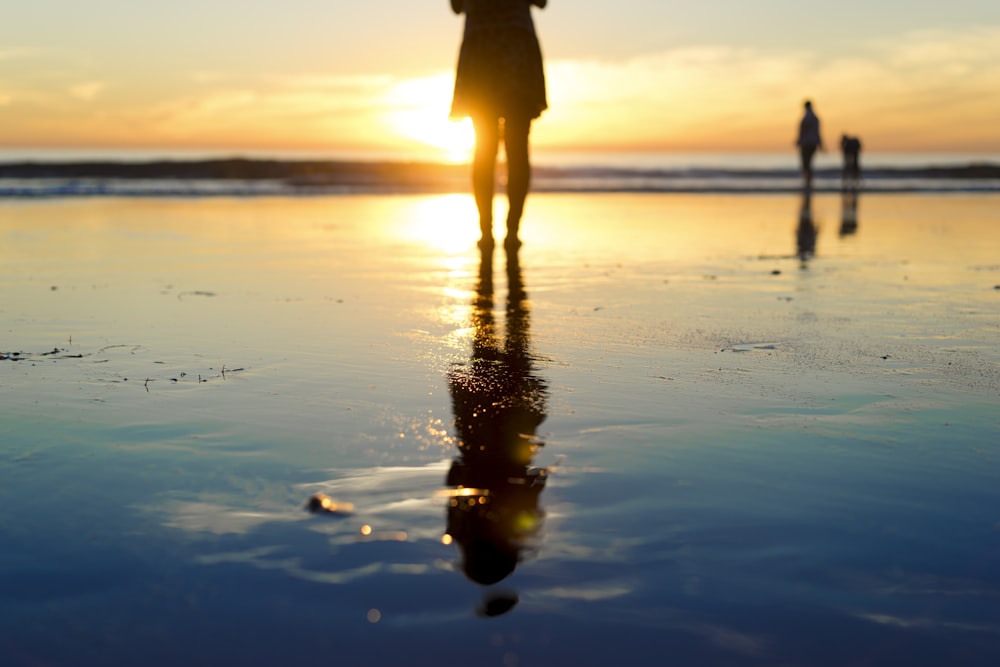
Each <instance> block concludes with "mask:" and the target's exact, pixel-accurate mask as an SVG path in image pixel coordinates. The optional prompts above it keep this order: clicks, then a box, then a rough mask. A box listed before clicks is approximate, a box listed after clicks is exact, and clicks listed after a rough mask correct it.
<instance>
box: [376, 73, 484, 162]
mask: <svg viewBox="0 0 1000 667" xmlns="http://www.w3.org/2000/svg"><path fill="white" fill-rule="evenodd" d="M452 85H453V84H452V76H451V75H450V74H440V75H436V76H431V77H424V78H420V79H409V80H407V81H403V82H401V83H399V84H397V85H396V86H394V87H393V88H392V90H391V91H390V92H389V94H388V100H387V102H388V105H389V107H390V109H391V110H390V111H389V112H388V121H389V125H390V126H391V127H392V129H393V131H395V132H396V133H397V134H398V135H399V136H400V137H402V138H405V139H408V140H410V141H415V142H417V143H420V144H422V145H424V146H427V147H429V148H433V149H437V151H439V152H440V153H441V156H442V157H443V158H444V159H446V160H448V161H450V162H466V161H468V160H469V158H470V156H471V154H472V149H473V147H474V146H475V142H476V135H475V132H474V131H473V129H472V122H471V121H469V119H465V120H462V121H460V122H455V121H451V120H449V119H448V111H449V106H450V104H451V89H452Z"/></svg>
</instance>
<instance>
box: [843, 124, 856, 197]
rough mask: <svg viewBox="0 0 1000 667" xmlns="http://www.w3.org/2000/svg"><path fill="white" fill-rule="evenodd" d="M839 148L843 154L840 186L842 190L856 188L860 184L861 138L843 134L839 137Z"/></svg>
mask: <svg viewBox="0 0 1000 667" xmlns="http://www.w3.org/2000/svg"><path fill="white" fill-rule="evenodd" d="M840 150H841V152H843V154H844V170H843V172H842V173H841V176H840V188H841V190H842V191H844V192H847V191H848V190H857V189H858V186H859V185H860V184H861V140H860V139H858V138H857V137H850V136H848V135H846V134H844V135H842V136H841V137H840Z"/></svg>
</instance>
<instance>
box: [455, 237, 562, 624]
mask: <svg viewBox="0 0 1000 667" xmlns="http://www.w3.org/2000/svg"><path fill="white" fill-rule="evenodd" d="M507 283H508V285H507V312H506V335H505V336H500V335H499V334H498V332H497V331H496V327H495V323H494V315H493V260H492V251H488V250H483V251H482V263H481V265H480V275H479V285H478V287H477V290H476V297H475V300H474V301H473V304H472V325H473V339H472V354H471V357H470V359H469V361H468V362H467V363H465V364H461V365H458V366H456V367H455V368H454V369H452V371H451V372H450V373H449V374H448V385H449V389H450V391H451V398H452V407H453V409H454V414H455V430H456V432H457V446H458V450H459V456H458V457H457V458H456V459H455V460H454V461H453V462H452V465H451V469H450V470H449V471H448V477H447V480H446V484H447V486H449V487H452V489H453V490H452V492H451V499H450V502H449V507H448V528H447V532H448V535H450V536H451V538H452V539H453V540H454V541H455V542H456V543H457V544H458V547H459V550H460V551H461V563H462V570H463V571H464V572H465V575H466V576H467V577H468V578H469V579H471V580H472V581H474V582H476V583H479V584H482V585H485V586H489V585H492V584H495V583H497V582H498V581H501V580H502V579H504V578H505V577H507V576H508V575H509V574H511V573H512V572H513V571H514V568H515V567H516V566H517V563H518V562H519V560H520V557H521V552H522V550H524V549H525V548H527V547H528V546H530V543H531V538H532V537H533V536H534V535H535V534H536V533H537V532H538V529H539V527H540V525H541V518H542V511H541V509H540V508H539V506H538V500H539V494H540V493H541V492H542V489H543V488H544V486H545V479H546V475H547V471H546V470H545V469H537V468H531V467H529V466H530V465H531V460H532V457H533V456H534V453H535V451H536V450H537V449H538V448H539V447H541V446H542V444H543V443H541V442H540V441H538V439H537V437H536V435H535V432H536V430H537V428H538V426H539V424H541V423H542V421H543V420H544V419H545V403H546V398H547V395H548V392H547V389H546V385H545V381H544V380H543V379H541V378H540V377H539V376H538V375H537V374H536V373H535V370H534V368H533V358H532V355H531V351H530V341H529V334H528V305H527V300H526V299H527V297H526V295H525V293H524V288H523V286H522V284H521V269H520V266H519V264H518V260H517V255H516V252H509V251H508V253H507ZM515 601H516V600H515ZM508 602H509V600H508ZM512 606H513V603H510V604H509V605H508V604H506V603H501V604H497V603H496V602H495V601H494V602H493V603H492V604H487V605H486V609H485V613H486V614H487V615H494V614H495V613H496V612H497V611H498V610H501V609H502V610H504V611H506V609H509V608H510V607H512ZM500 613H503V612H502V611H500Z"/></svg>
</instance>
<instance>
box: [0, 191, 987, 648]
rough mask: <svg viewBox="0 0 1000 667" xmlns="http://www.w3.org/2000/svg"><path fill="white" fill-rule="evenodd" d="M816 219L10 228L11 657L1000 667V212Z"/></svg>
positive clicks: (905, 203) (295, 204) (713, 212)
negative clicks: (527, 488) (496, 516)
mask: <svg viewBox="0 0 1000 667" xmlns="http://www.w3.org/2000/svg"><path fill="white" fill-rule="evenodd" d="M803 203H804V202H803V201H802V200H801V198H799V197H797V196H793V195H759V196H758V195H731V196H725V195H723V196H708V195H680V194H669V195H665V194H659V195H635V194H629V195H615V194H601V195H597V194H591V195H576V194H539V195H537V196H534V197H533V198H532V199H531V200H530V202H529V212H528V214H527V217H526V220H525V223H524V230H523V239H524V245H523V248H522V249H521V250H520V252H519V253H518V257H517V262H516V265H514V263H513V262H508V258H506V257H505V255H504V253H503V251H502V250H497V251H496V253H495V257H494V258H493V265H492V271H484V267H483V262H482V257H481V256H480V253H479V251H478V250H477V249H476V247H475V235H476V229H475V227H476V226H475V224H474V222H473V220H474V210H473V207H472V203H471V201H470V199H469V198H468V197H465V196H460V195H419V196H409V195H405V196H404V195H398V196H374V195H373V196H368V195H358V196H322V197H320V196H318V197H295V198H287V197H285V198H247V199H230V198H206V199H158V198H90V199H54V200H40V201H6V202H3V203H0V239H2V244H0V314H2V324H3V327H2V330H0V356H2V357H3V358H2V359H0V401H2V402H0V420H2V423H3V425H4V426H3V429H4V436H3V441H2V444H0V482H2V483H0V543H3V544H4V545H5V547H4V549H3V554H2V555H0V618H2V619H3V622H2V623H0V655H4V656H5V659H4V661H3V662H4V664H5V665H30V664H40V663H41V664H66V665H70V664H104V665H115V664H121V665H128V664H135V663H136V662H137V661H138V660H140V659H141V660H142V661H143V662H145V663H146V664H150V663H152V664H164V665H167V664H177V663H179V662H186V663H190V664H219V663H221V662H223V661H225V662H242V663H244V664H275V663H278V662H285V663H286V664H293V663H299V664H301V663H304V662H306V661H310V662H314V661H317V660H326V661H329V660H336V661H337V662H338V664H347V665H363V664H392V663H397V664H401V663H405V664H412V665H424V664H427V665H430V664H439V663H440V662H441V661H442V660H446V661H451V662H457V663H460V664H503V665H514V664H516V665H522V666H523V665H535V664H540V665H551V664H579V665H602V664H614V663H616V662H619V661H621V660H622V659H624V657H628V658H629V659H635V658H642V659H648V660H657V661H659V660H660V659H661V658H662V656H663V655H670V656H672V661H673V662H676V663H677V664H733V665H743V664H747V665H774V664H810V665H827V664H828V665H839V664H911V665H920V664H926V665H940V664H968V665H980V664H981V665H987V664H995V661H996V660H997V659H998V658H1000V633H998V631H997V624H996V620H997V618H998V615H1000V611H998V610H1000V607H998V602H997V601H998V600H1000V575H998V572H1000V549H998V546H1000V509H998V508H1000V503H998V502H997V500H998V495H1000V492H998V491H997V488H998V486H997V479H998V473H1000V446H998V444H997V443H998V442H1000V413H998V412H997V409H996V407H997V405H998V398H1000V345H998V343H1000V326H998V322H1000V319H998V309H1000V262H998V259H997V258H998V257H1000V205H998V204H1000V197H998V196H997V195H960V194H955V195H901V196H900V195H878V196H868V197H866V196H864V195H863V196H862V197H861V199H860V200H859V201H858V202H856V208H855V207H854V204H852V202H850V201H848V200H844V199H842V198H841V197H840V196H838V195H817V196H816V197H814V198H813V199H812V200H811V201H809V202H807V203H808V206H807V207H804V206H803ZM499 231H500V230H498V232H499ZM511 267H512V268H511ZM487 268H489V267H487ZM484 276H486V277H488V278H492V280H491V281H489V282H484ZM484 373H485V375H484ZM456 378H458V379H456ZM461 378H465V380H462V379H461ZM512 378H513V380H512ZM466 381H467V382H469V383H472V384H469V385H468V386H466V385H462V384H461V383H462V382H466ZM490 382H497V383H500V384H501V385H503V386H504V387H508V388H507V389H504V390H503V392H506V395H515V394H516V395H520V394H525V395H526V396H527V398H525V399H524V401H522V402H521V403H518V402H516V401H515V404H514V405H512V406H508V407H509V408H510V409H509V413H505V414H515V413H516V414H517V415H519V417H518V418H519V419H521V420H522V422H523V421H524V419H525V414H530V415H531V419H530V420H528V421H530V428H528V427H524V426H523V425H522V426H521V427H520V428H521V430H522V431H523V430H525V428H528V430H530V431H531V432H530V433H522V435H525V436H529V437H526V439H525V441H526V442H527V443H528V445H530V448H529V449H527V450H525V451H528V452H529V459H528V460H526V461H522V460H519V461H518V466H519V467H518V468H517V473H516V474H515V473H510V474H509V475H507V476H506V478H505V479H507V481H509V480H510V479H520V480H521V481H520V482H517V484H520V485H522V486H523V485H524V484H533V483H535V482H537V481H538V477H537V474H538V472H539V471H542V472H544V473H545V483H544V486H543V487H538V488H536V491H538V493H536V494H535V495H534V496H532V497H531V498H530V499H528V500H525V499H524V498H523V497H521V496H518V500H517V502H514V501H509V502H510V503H511V504H510V507H514V508H515V509H516V512H514V514H513V515H512V516H516V517H519V519H518V520H519V521H520V522H521V524H523V525H520V528H519V529H518V530H519V531H520V532H517V534H516V535H507V537H509V538H511V540H513V542H512V543H516V544H515V546H516V555H517V558H518V562H517V563H516V569H515V570H514V572H513V573H512V574H510V575H509V576H506V577H504V578H503V579H502V580H501V581H500V582H499V583H498V584H495V585H492V586H482V585H480V584H478V583H475V582H474V581H472V580H470V578H469V577H467V576H466V574H465V573H464V572H463V570H464V569H465V568H464V562H465V561H464V559H463V554H466V556H467V555H468V553H469V551H468V549H470V548H471V547H469V546H468V543H463V541H462V537H461V535H463V534H469V533H468V532H466V533H463V532H462V531H463V530H466V529H467V528H468V525H470V524H469V522H472V524H475V521H477V520H478V519H476V518H475V517H472V515H463V516H461V517H460V516H458V515H456V514H455V513H454V512H453V511H451V510H450V509H449V507H451V508H452V509H454V508H455V507H456V505H455V504H454V503H453V501H455V500H456V499H459V500H462V499H467V498H468V497H469V496H468V494H466V495H464V496H463V495H461V494H459V493H457V492H456V489H459V487H460V486H461V487H462V488H466V489H467V488H471V487H470V484H465V485H459V484H456V483H453V482H455V480H456V479H457V477H456V475H458V474H459V472H461V473H462V474H465V473H466V472H468V471H467V468H468V467H470V466H471V467H473V468H474V467H476V466H480V467H482V466H483V465H484V464H482V463H476V460H475V459H474V457H472V455H471V453H470V451H469V450H468V448H466V449H463V445H462V443H463V441H464V440H466V439H469V438H471V436H468V434H466V435H463V434H462V433H459V431H458V428H457V427H456V424H459V425H464V426H463V428H466V427H468V424H469V423H470V422H471V423H472V424H473V426H475V425H476V420H477V419H479V418H480V417H479V414H480V412H479V411H477V410H470V411H469V412H468V414H466V413H465V412H464V411H465V409H466V408H465V407H463V406H467V405H468V404H469V401H470V400H484V399H483V398H482V397H483V396H489V395H491V394H490V391H492V390H485V391H480V390H478V389H476V387H477V386H478V385H476V383H486V384H487V385H489V383H490ZM503 383H507V384H503ZM463 386H464V387H465V388H464V389H463V388H462V387H463ZM510 387H513V389H511V388H510ZM477 392H478V393H477ZM503 392H501V393H503ZM470 396H471V397H472V398H470ZM529 399H530V400H529ZM490 400H492V399H490ZM494 402H495V401H494ZM501 402H502V401H501ZM529 404H530V405H529ZM525 406H529V407H525ZM505 409H507V408H505ZM518 411H520V412H518ZM525 411H527V412H525ZM498 418H499V417H498ZM518 423H521V422H518ZM524 423H527V422H524ZM491 424H494V422H489V421H483V422H482V423H481V427H482V428H483V429H486V430H489V428H492V427H491V426H490V425H491ZM468 432H469V433H472V432H475V429H474V428H473V429H472V430H470V431H468ZM518 442H519V443H520V442H521V441H520V440H519V441H518ZM526 446H527V445H526ZM491 447H493V445H491ZM456 458H461V459H463V460H464V463H465V464H467V465H466V468H463V469H462V470H461V471H459V472H456V468H455V464H454V460H455V459H456ZM485 465H486V466H487V467H489V466H494V465H495V463H488V464H485ZM532 475H535V476H532ZM473 477H474V476H473ZM463 479H464V478H463ZM470 479H471V478H470ZM476 479H477V480H479V481H477V482H476V485H478V486H483V487H486V486H488V487H489V489H488V490H489V491H491V493H490V494H480V495H478V496H476V497H477V498H485V499H486V501H485V502H484V504H487V505H488V504H489V503H498V504H503V503H507V502H508V501H506V500H500V499H501V498H506V497H513V496H512V495H510V494H508V495H505V493H506V492H505V491H504V489H506V488H507V486H509V484H507V482H496V480H487V481H482V480H483V479H485V478H483V477H479V478H476ZM497 484H501V486H503V485H505V484H506V485H507V486H504V487H503V489H501V488H499V487H498V486H497ZM315 493H322V494H326V495H327V496H329V497H330V498H331V499H333V500H334V501H337V502H342V503H349V504H350V505H349V506H350V508H351V511H349V512H337V513H327V514H326V515H324V514H311V513H309V512H307V511H305V509H304V505H305V503H306V501H307V499H308V498H309V497H310V496H312V495H313V494H315ZM522 501H523V502H522ZM347 506H348V505H344V507H347ZM490 507H494V505H490ZM501 509H503V508H501ZM496 511H497V512H499V513H501V514H502V513H503V512H501V510H500V509H498V510H496ZM511 511H512V512H513V511H514V510H511ZM470 517H471V518H470ZM461 526H466V528H461ZM473 532H474V531H473ZM446 533H447V534H448V535H450V536H451V537H450V539H449V538H445V539H442V538H443V536H444V535H445V534H446ZM515 538H516V539H515ZM483 615H499V616H498V618H482V616H483Z"/></svg>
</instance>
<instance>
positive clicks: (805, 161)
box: [795, 100, 823, 188]
mask: <svg viewBox="0 0 1000 667" xmlns="http://www.w3.org/2000/svg"><path fill="white" fill-rule="evenodd" d="M795 145H796V146H798V147H799V155H800V156H801V158H802V178H803V179H804V181H805V187H807V188H809V187H812V175H813V174H812V161H813V156H814V155H816V149H820V150H823V138H822V136H821V135H820V131H819V118H818V117H817V116H816V114H815V113H813V107H812V102H810V101H809V100H806V102H805V113H804V114H803V116H802V120H801V121H800V122H799V138H798V140H796V142H795Z"/></svg>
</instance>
